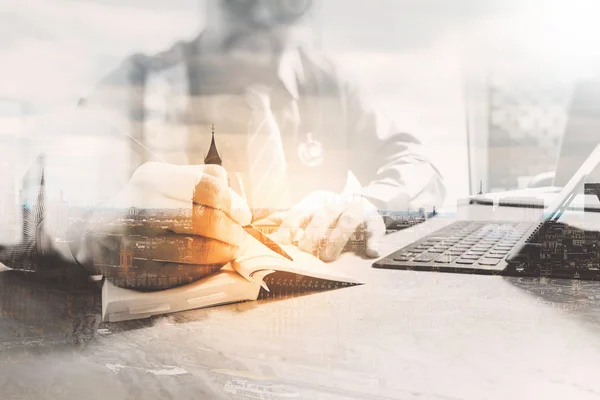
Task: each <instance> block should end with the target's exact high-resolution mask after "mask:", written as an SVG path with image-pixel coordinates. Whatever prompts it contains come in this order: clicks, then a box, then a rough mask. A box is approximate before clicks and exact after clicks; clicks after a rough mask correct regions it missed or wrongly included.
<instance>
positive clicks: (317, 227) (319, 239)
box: [298, 208, 344, 254]
mask: <svg viewBox="0 0 600 400" xmlns="http://www.w3.org/2000/svg"><path fill="white" fill-rule="evenodd" d="M343 211H344V210H343V209H339V208H338V209H334V208H330V209H323V208H322V209H320V210H318V211H316V212H315V213H314V214H313V216H312V218H311V220H310V223H309V224H308V225H307V227H306V229H304V237H303V238H302V239H301V240H300V241H299V242H298V247H299V248H300V250H302V251H305V252H306V253H310V254H315V252H318V250H319V249H320V248H321V247H323V244H322V243H323V242H324V241H325V240H327V237H328V232H329V231H330V230H331V228H332V227H333V226H335V224H336V221H337V219H338V218H339V217H340V215H341V214H342V213H343Z"/></svg>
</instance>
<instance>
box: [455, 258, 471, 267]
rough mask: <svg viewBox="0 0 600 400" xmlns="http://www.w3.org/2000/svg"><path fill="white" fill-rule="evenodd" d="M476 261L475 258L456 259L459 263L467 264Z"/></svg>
mask: <svg viewBox="0 0 600 400" xmlns="http://www.w3.org/2000/svg"><path fill="white" fill-rule="evenodd" d="M474 262H475V260H469V259H468V258H459V259H458V260H456V263H457V264H465V265H471V264H473V263H474Z"/></svg>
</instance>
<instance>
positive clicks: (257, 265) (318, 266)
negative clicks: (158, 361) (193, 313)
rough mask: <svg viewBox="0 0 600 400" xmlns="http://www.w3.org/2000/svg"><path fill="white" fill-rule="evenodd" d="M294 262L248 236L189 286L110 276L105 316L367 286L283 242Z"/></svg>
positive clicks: (129, 316) (114, 318)
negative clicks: (148, 285)
mask: <svg viewBox="0 0 600 400" xmlns="http://www.w3.org/2000/svg"><path fill="white" fill-rule="evenodd" d="M282 247H283V249H284V250H285V251H286V252H287V253H288V254H289V255H290V256H291V257H292V258H293V259H294V261H290V260H288V259H286V258H285V257H283V256H281V255H279V254H277V253H275V252H274V251H272V250H270V249H269V248H267V247H266V246H264V245H263V244H262V243H260V242H259V241H258V240H256V239H255V238H253V237H251V236H248V240H247V241H246V243H245V245H244V249H243V251H241V252H240V254H243V256H241V257H239V258H238V259H236V260H233V261H231V262H230V263H228V264H226V265H225V266H224V267H222V268H221V269H220V270H219V271H218V272H216V273H214V274H212V275H210V276H208V277H206V278H204V279H201V280H199V281H197V282H193V283H190V284H187V285H184V286H178V287H175V288H172V289H167V290H162V291H156V292H140V291H136V290H131V289H126V288H122V287H118V286H116V285H114V284H113V283H111V282H110V280H108V279H106V280H105V281H104V283H103V287H102V320H103V321H107V322H118V321H125V320H132V319H139V318H148V317H151V316H154V315H160V314H165V313H172V312H178V311H185V310H191V309H196V308H203V307H211V306H216V305H222V304H228V303H235V302H240V301H251V300H257V299H258V298H259V294H260V293H261V290H262V292H263V293H264V292H269V291H271V290H272V289H277V290H278V291H280V292H281V291H284V292H296V291H300V292H304V291H318V290H330V289H337V288H343V287H348V286H355V285H359V284H362V282H360V281H358V280H356V279H354V278H352V277H350V276H347V275H345V274H344V273H343V272H342V271H341V270H340V269H339V266H338V267H336V266H334V265H331V264H327V263H324V262H323V261H321V260H319V259H318V258H316V257H314V256H312V255H311V254H308V253H305V252H303V251H301V250H299V249H298V248H297V247H295V246H282Z"/></svg>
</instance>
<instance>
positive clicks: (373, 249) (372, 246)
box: [365, 214, 385, 258]
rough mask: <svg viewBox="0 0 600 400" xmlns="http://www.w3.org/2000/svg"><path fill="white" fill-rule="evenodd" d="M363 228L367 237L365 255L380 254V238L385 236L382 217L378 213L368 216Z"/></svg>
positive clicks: (373, 255)
mask: <svg viewBox="0 0 600 400" xmlns="http://www.w3.org/2000/svg"><path fill="white" fill-rule="evenodd" d="M365 228H366V237H367V243H366V248H365V254H366V255H367V257H371V258H377V257H379V256H380V255H381V252H380V251H379V245H380V243H381V239H382V238H383V237H384V236H385V222H383V217H382V216H381V215H379V214H377V215H371V216H369V217H368V218H367V221H366V225H365Z"/></svg>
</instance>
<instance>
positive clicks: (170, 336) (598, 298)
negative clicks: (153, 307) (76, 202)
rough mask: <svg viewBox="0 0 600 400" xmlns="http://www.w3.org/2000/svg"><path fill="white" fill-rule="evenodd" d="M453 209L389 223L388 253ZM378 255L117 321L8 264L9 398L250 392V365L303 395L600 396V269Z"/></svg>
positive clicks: (257, 377)
mask: <svg viewBox="0 0 600 400" xmlns="http://www.w3.org/2000/svg"><path fill="white" fill-rule="evenodd" d="M476 211H477V210H476ZM479 211H481V210H479ZM486 212H488V211H487V209H485V210H483V211H482V214H481V215H479V216H480V217H481V216H485V213H486ZM511 212H513V214H514V211H511ZM471 216H472V217H473V215H471ZM496 216H497V217H499V216H500V214H499V213H497V215H496ZM449 222H450V221H448V220H444V219H434V220H430V221H428V222H426V223H425V224H422V225H420V226H418V227H414V228H411V229H409V230H405V231H401V232H398V233H395V234H392V235H388V236H387V237H386V241H385V244H384V251H392V250H393V249H395V248H396V247H398V246H401V245H403V244H406V243H409V242H410V241H412V240H414V239H416V238H417V237H419V236H420V235H423V234H425V233H426V232H428V231H430V230H432V229H435V228H437V227H440V226H443V225H445V224H447V223H449ZM371 263H372V260H364V259H361V258H359V257H356V256H353V255H350V254H347V255H344V256H343V257H342V258H341V259H340V260H339V261H337V262H336V264H337V265H338V266H339V268H341V269H344V270H345V271H346V272H347V273H349V274H352V275H353V276H355V277H357V278H360V279H362V280H364V282H366V284H365V285H363V286H357V287H352V288H346V289H341V290H336V291H330V292H322V293H318V294H311V295H306V296H301V297H290V298H280V299H276V300H273V299H271V300H260V301H256V302H247V303H240V304H233V305H228V306H222V307H215V308H210V309H202V310H194V311H189V312H183V313H177V314H171V315H168V316H163V317H157V318H152V319H149V320H143V321H131V322H126V323H115V324H105V323H100V315H99V311H100V309H99V303H98V301H99V297H98V293H93V292H90V291H86V290H83V291H81V292H80V293H77V294H66V293H62V292H60V290H58V289H47V288H45V286H44V285H42V284H41V283H36V282H30V281H27V280H23V278H22V277H21V276H20V275H18V274H15V273H13V272H10V271H3V272H0V289H1V290H2V291H3V293H7V292H8V291H9V290H10V291H12V293H20V297H21V298H27V299H29V300H28V301H27V302H21V303H19V304H12V306H11V307H12V308H11V307H9V306H7V303H6V302H7V301H10V299H9V300H7V299H6V297H7V296H3V297H0V299H1V300H2V301H3V302H4V303H3V304H2V307H0V308H1V309H2V310H3V311H2V312H3V315H2V316H1V317H0V398H2V399H3V400H4V399H6V400H8V399H58V398H61V399H103V400H104V399H154V398H156V399H171V398H172V399H206V398H240V399H243V398H245V397H241V396H234V395H231V394H228V393H226V392H225V387H226V386H228V387H229V386H231V385H232V384H233V385H236V384H239V383H236V382H234V380H236V379H240V380H246V382H247V383H254V384H256V383H259V384H261V385H263V387H272V385H277V384H282V385H284V387H285V390H286V391H287V393H289V394H297V397H296V398H302V399H342V398H366V399H388V398H390V399H474V400H480V399H511V398H512V399H561V400H562V399H575V398H577V399H595V398H600V378H598V374H599V372H600V283H599V282H580V281H564V280H562V281H561V280H544V279H542V280H540V279H533V278H531V279H529V278H504V277H500V276H476V275H456V274H444V273H432V272H410V271H395V270H379V269H374V268H371V267H370V265H371ZM19 307H21V308H20V310H21V311H20V314H19ZM7 314H8V315H7ZM31 315H35V317H31ZM228 382H229V383H228ZM246 398H247V397H246ZM264 398H268V397H264ZM273 398H276V397H273Z"/></svg>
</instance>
